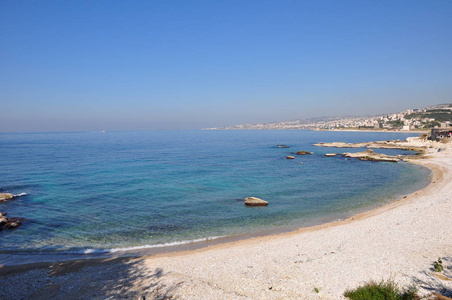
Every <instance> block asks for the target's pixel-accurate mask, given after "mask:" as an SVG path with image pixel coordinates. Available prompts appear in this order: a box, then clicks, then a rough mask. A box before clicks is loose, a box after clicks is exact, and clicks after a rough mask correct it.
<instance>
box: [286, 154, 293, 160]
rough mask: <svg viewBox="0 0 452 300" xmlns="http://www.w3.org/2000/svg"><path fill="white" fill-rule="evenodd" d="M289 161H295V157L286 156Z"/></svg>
mask: <svg viewBox="0 0 452 300" xmlns="http://www.w3.org/2000/svg"><path fill="white" fill-rule="evenodd" d="M286 158H287V159H295V156H290V155H289V156H286Z"/></svg>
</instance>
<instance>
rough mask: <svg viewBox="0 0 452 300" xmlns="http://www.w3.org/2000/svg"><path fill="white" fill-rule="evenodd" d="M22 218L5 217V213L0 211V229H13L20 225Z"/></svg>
mask: <svg viewBox="0 0 452 300" xmlns="http://www.w3.org/2000/svg"><path fill="white" fill-rule="evenodd" d="M23 220H24V219H22V218H7V217H6V213H4V212H1V213H0V230H2V229H14V228H17V227H19V226H20V225H22V222H23Z"/></svg>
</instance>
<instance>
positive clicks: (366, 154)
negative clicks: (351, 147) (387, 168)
mask: <svg viewBox="0 0 452 300" xmlns="http://www.w3.org/2000/svg"><path fill="white" fill-rule="evenodd" d="M342 156H344V157H351V158H358V159H359V160H370V161H387V162H398V161H400V158H399V157H398V156H393V155H386V154H379V153H375V152H374V151H373V150H372V149H369V150H366V151H363V152H357V153H342Z"/></svg>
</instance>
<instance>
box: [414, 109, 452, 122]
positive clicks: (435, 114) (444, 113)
mask: <svg viewBox="0 0 452 300" xmlns="http://www.w3.org/2000/svg"><path fill="white" fill-rule="evenodd" d="M413 118H416V119H424V118H431V119H435V121H437V122H446V121H452V110H450V109H430V110H427V111H426V112H423V113H412V114H409V115H406V116H405V119H413Z"/></svg>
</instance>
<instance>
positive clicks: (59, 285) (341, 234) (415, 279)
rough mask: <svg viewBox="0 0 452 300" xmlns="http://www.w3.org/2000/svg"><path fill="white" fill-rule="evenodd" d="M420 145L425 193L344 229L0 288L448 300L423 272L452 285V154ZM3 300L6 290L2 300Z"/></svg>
mask: <svg viewBox="0 0 452 300" xmlns="http://www.w3.org/2000/svg"><path fill="white" fill-rule="evenodd" d="M412 143H413V144H415V143H418V144H419V142H418V141H412ZM429 145H431V146H434V147H441V148H442V150H441V151H440V152H437V151H438V148H431V149H430V150H429V151H430V152H431V153H432V155H431V158H429V159H425V160H420V161H419V162H418V163H420V164H422V165H426V166H428V167H430V168H432V169H434V170H435V171H436V172H435V174H436V175H435V178H434V180H433V183H432V184H431V185H430V186H429V187H427V188H426V189H424V190H422V191H419V192H416V193H414V194H413V195H410V196H408V197H407V198H405V199H403V200H400V201H397V202H395V203H392V204H390V205H388V206H385V207H383V208H381V209H377V210H374V211H371V212H368V213H365V214H362V215H359V216H356V217H354V218H353V219H352V220H347V221H342V222H336V223H333V224H327V225H322V226H317V227H314V228H308V229H302V230H299V231H296V232H292V233H286V234H280V235H274V236H267V237H258V238H253V239H249V240H243V241H237V242H233V243H229V244H225V245H217V246H212V247H210V248H204V249H201V250H196V251H188V252H178V253H174V254H164V255H157V256H151V257H141V258H138V259H133V260H128V261H126V262H124V261H121V262H110V263H108V264H107V263H93V264H91V265H90V264H88V266H79V267H77V268H75V269H74V268H73V269H71V268H70V266H66V267H67V269H66V271H65V272H63V275H61V274H59V273H58V272H57V273H55V270H58V267H57V266H55V265H53V266H51V267H50V268H46V269H38V268H34V269H31V270H28V271H27V272H22V273H20V274H16V275H15V274H12V275H8V276H5V278H6V279H4V280H3V282H4V283H7V284H9V285H10V284H12V282H14V281H15V280H16V281H17V279H18V278H22V279H23V278H28V279H26V281H28V282H29V285H30V286H31V287H30V288H29V292H28V295H30V294H31V293H32V292H33V293H34V294H33V295H34V297H33V298H36V299H39V297H40V296H41V297H43V298H42V299H45V298H46V297H49V296H50V295H53V296H55V297H61V298H65V299H71V298H77V299H89V298H92V299H96V298H97V299H105V298H111V299H116V298H118V297H119V296H120V295H121V296H128V297H131V298H133V299H137V298H138V297H141V296H145V297H146V299H154V298H155V299H165V298H164V296H165V295H167V296H174V297H175V298H176V299H345V298H344V297H343V296H342V295H343V293H344V291H345V290H346V289H347V288H353V287H356V286H358V285H360V284H362V283H364V282H366V281H369V280H376V281H380V280H382V279H393V280H394V281H396V282H397V283H399V284H400V286H407V285H413V284H415V285H416V286H417V287H418V288H419V289H420V293H422V294H427V293H429V292H431V289H433V290H434V291H436V292H438V291H439V292H441V291H442V292H444V291H449V292H450V291H452V281H447V280H441V279H438V278H437V277H436V276H434V275H432V273H433V271H432V263H433V262H434V261H435V260H437V259H438V257H443V264H444V266H445V267H446V269H445V271H444V272H443V274H445V275H447V276H449V277H452V276H451V274H452V268H451V266H452V144H451V143H450V144H440V143H434V144H429ZM52 267H53V268H54V269H52ZM448 267H449V268H448ZM1 270H2V269H1V268H0V273H1ZM49 270H50V271H49ZM51 270H54V274H53V276H52V275H51ZM33 272H34V273H33ZM26 276H28V277H26ZM36 278H41V279H42V280H43V282H44V283H42V282H38V281H36V280H37V279H36ZM87 278H90V279H87ZM93 280H94V281H95V282H96V283H93ZM15 288H16V289H22V290H23V289H24V288H25V287H24V286H23V285H20V284H17V286H16V287H15ZM315 288H317V289H318V290H319V291H320V292H319V293H317V292H315V291H314V289H315ZM10 293H11V291H10V290H8V291H6V288H5V290H4V294H3V296H4V297H5V299H8V297H9V295H10ZM19 294H20V293H19ZM1 295H2V294H1V293H0V297H1ZM20 295H27V293H22V294H20ZM43 295H44V296H43ZM159 297H160V298H159Z"/></svg>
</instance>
